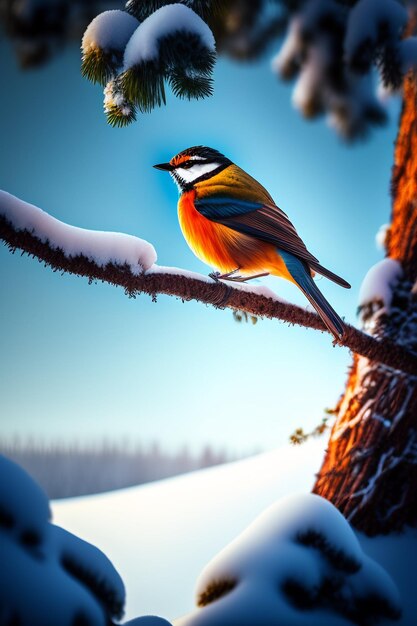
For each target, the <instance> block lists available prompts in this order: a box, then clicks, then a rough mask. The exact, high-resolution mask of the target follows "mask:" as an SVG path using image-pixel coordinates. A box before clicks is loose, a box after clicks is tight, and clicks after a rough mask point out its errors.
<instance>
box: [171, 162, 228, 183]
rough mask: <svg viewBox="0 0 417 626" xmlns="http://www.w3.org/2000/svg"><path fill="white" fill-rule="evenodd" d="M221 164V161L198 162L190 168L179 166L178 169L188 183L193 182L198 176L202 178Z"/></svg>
mask: <svg viewBox="0 0 417 626" xmlns="http://www.w3.org/2000/svg"><path fill="white" fill-rule="evenodd" d="M219 166H220V163H196V164H195V165H193V166H192V167H189V168H184V167H178V168H177V170H176V171H177V173H178V175H179V176H180V177H181V178H182V180H183V181H185V182H186V183H192V182H194V181H195V180H196V179H197V178H200V176H203V175H204V174H208V173H209V172H212V171H213V170H215V169H217V168H218V167H219Z"/></svg>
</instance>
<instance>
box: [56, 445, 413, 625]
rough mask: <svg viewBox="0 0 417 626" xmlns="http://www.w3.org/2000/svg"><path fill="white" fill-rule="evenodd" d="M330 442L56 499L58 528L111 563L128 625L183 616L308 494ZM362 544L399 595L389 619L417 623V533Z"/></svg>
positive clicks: (404, 622)
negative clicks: (258, 533) (247, 545)
mask: <svg viewBox="0 0 417 626" xmlns="http://www.w3.org/2000/svg"><path fill="white" fill-rule="evenodd" d="M324 445H325V442H324V441H323V440H319V441H313V442H311V443H307V444H304V445H302V446H300V447H291V446H286V447H285V448H281V449H279V450H276V451H274V452H270V453H266V454H262V455H259V456H257V457H254V458H251V459H246V460H244V461H239V462H236V463H232V464H229V465H224V466H221V467H216V468H211V469H208V470H201V471H198V472H195V473H192V474H189V475H186V476H181V477H178V478H172V479H168V480H164V481H160V482H158V483H153V484H150V485H145V486H141V487H134V488H129V489H124V490H121V491H117V492H112V493H108V494H102V495H98V496H89V497H83V498H76V499H72V500H66V501H60V502H55V503H52V510H53V516H54V522H55V523H56V524H59V525H61V526H63V527H64V528H66V529H67V530H69V531H71V532H73V533H75V534H77V535H79V536H80V537H82V538H83V539H86V540H87V541H89V542H91V543H93V544H94V545H96V546H97V547H99V548H100V549H101V550H103V551H104V553H105V554H106V555H107V556H108V557H109V558H110V559H111V561H112V562H113V564H114V565H115V566H116V568H117V569H118V571H119V573H120V574H121V576H122V579H123V580H124V583H125V585H126V589H127V607H126V619H131V618H133V617H137V616H139V615H146V614H156V615H160V616H162V617H165V618H167V619H170V620H175V618H178V617H179V616H182V615H185V614H188V613H190V612H192V611H193V609H194V607H195V601H194V591H195V587H196V581H197V578H198V576H199V574H200V573H201V571H202V570H203V568H204V567H205V566H206V564H207V563H208V562H209V561H210V560H211V559H212V558H213V557H214V556H215V555H216V554H217V553H218V552H219V551H221V550H222V549H223V548H224V547H225V546H226V545H227V544H228V543H230V542H231V541H233V540H234V539H235V538H236V537H237V535H239V534H240V533H241V532H242V531H243V530H244V529H245V528H246V527H247V526H248V525H249V524H250V523H251V522H252V521H253V520H254V519H255V518H256V517H257V516H258V515H259V514H260V513H262V511H263V510H264V509H266V508H267V507H269V506H270V505H271V504H273V503H275V502H276V501H277V500H279V499H280V498H283V497H285V496H288V495H291V494H295V493H308V492H309V490H310V489H311V486H312V484H313V481H314V474H315V472H316V471H318V469H319V467H320V463H321V459H322V455H323V448H324ZM359 539H360V541H361V544H362V548H363V549H364V551H365V552H366V553H367V554H368V555H369V556H370V557H372V558H374V559H375V560H376V561H378V562H379V563H380V564H381V565H383V567H384V568H385V569H386V570H387V572H388V573H390V574H391V576H392V578H393V579H394V581H395V583H396V584H397V586H398V588H399V591H400V595H401V600H402V604H403V616H402V618H401V620H400V621H396V622H392V621H387V622H386V623H387V624H393V623H397V624H400V625H401V626H416V624H417V606H416V603H415V597H416V595H417V594H416V591H417V584H416V579H415V576H414V575H410V573H411V572H413V570H414V566H415V563H416V559H417V531H409V532H408V533H407V534H405V535H400V536H395V535H393V536H389V537H380V538H376V539H372V540H370V539H367V538H363V537H359ZM336 619H337V618H336ZM184 623H185V622H184ZM336 623H337V624H339V623H342V622H339V621H338V620H337V621H334V622H332V626H333V624H336ZM343 623H347V624H348V623H351V622H345V621H343ZM254 626H255V625H254Z"/></svg>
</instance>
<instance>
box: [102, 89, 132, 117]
mask: <svg viewBox="0 0 417 626" xmlns="http://www.w3.org/2000/svg"><path fill="white" fill-rule="evenodd" d="M103 93H104V101H103V108H104V111H105V112H106V113H112V112H114V111H115V110H116V111H118V112H119V115H121V116H124V117H130V116H131V115H132V114H133V113H134V109H133V105H132V103H131V102H129V100H128V99H127V98H126V96H125V94H124V93H123V91H122V90H121V89H120V88H119V86H118V83H117V81H115V80H110V81H109V82H108V83H107V85H106V86H105V87H104V90H103Z"/></svg>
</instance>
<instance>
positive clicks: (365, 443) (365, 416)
mask: <svg viewBox="0 0 417 626" xmlns="http://www.w3.org/2000/svg"><path fill="white" fill-rule="evenodd" d="M416 207H417V81H416V76H415V75H413V74H409V75H408V76H407V77H406V79H405V81H404V101H403V110H402V113H401V120H400V126H399V132H398V137H397V142H396V147H395V160H394V167H393V174H392V216H391V224H390V226H389V229H388V231H387V237H386V242H385V246H386V254H387V257H389V258H391V259H395V260H397V261H398V262H400V263H401V266H402V269H403V275H402V278H401V279H400V280H399V281H398V283H397V284H396V286H395V287H394V289H393V298H392V302H391V306H390V307H389V310H386V308H383V303H382V302H373V303H370V304H369V305H368V306H367V310H366V311H362V314H363V315H362V317H363V319H364V320H365V328H366V330H368V332H370V333H371V334H372V335H374V336H375V337H377V338H389V339H392V340H394V341H396V342H398V343H399V344H400V345H402V346H404V347H406V348H407V349H408V350H410V351H412V352H414V353H417V283H416V277H417V208H416ZM313 491H314V492H315V493H317V494H319V495H321V496H323V497H325V498H327V499H328V500H330V501H331V502H332V503H333V504H334V505H336V506H337V507H338V508H339V510H340V511H341V512H342V513H343V514H344V515H345V517H346V518H347V519H348V520H349V521H350V522H351V523H352V524H353V525H354V526H355V527H356V528H357V529H359V530H361V531H364V532H365V533H367V534H369V535H375V534H378V533H387V532H390V531H393V530H399V529H401V528H403V527H404V526H405V525H406V524H408V525H416V524H417V371H416V375H415V376H413V375H410V374H404V373H402V372H400V371H398V370H395V369H391V368H389V367H386V366H384V365H381V364H377V363H375V362H372V361H369V360H368V359H365V358H363V357H359V356H358V355H354V358H353V365H352V368H351V370H350V373H349V377H348V381H347V385H346V390H345V393H344V395H343V396H342V398H341V399H340V401H339V403H338V405H337V407H336V422H335V425H334V427H333V429H332V432H331V436H330V440H329V445H328V450H327V452H326V456H325V459H324V462H323V465H322V467H321V470H320V472H319V474H318V476H317V481H316V484H315V486H314V489H313Z"/></svg>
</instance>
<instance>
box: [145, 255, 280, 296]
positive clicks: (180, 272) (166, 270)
mask: <svg viewBox="0 0 417 626" xmlns="http://www.w3.org/2000/svg"><path fill="white" fill-rule="evenodd" d="M146 274H148V275H149V274H171V275H172V276H184V277H185V278H192V279H194V280H199V281H201V282H203V283H214V282H215V281H214V279H213V278H211V277H210V276H209V275H204V274H199V273H198V272H192V271H190V270H185V269H182V268H180V267H170V266H164V265H156V264H155V265H152V267H150V268H149V269H148V270H147V271H146ZM221 282H222V283H224V284H225V285H230V286H231V287H232V288H233V289H237V290H239V291H245V292H247V293H254V294H256V295H259V296H264V297H265V298H270V299H271V300H275V302H282V303H284V304H288V300H285V299H284V298H281V297H280V296H278V295H277V294H276V293H275V291H273V290H272V289H270V288H269V287H267V286H266V285H262V284H255V283H253V282H248V283H244V282H243V283H240V282H234V281H233V280H229V281H228V280H227V279H221Z"/></svg>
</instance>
